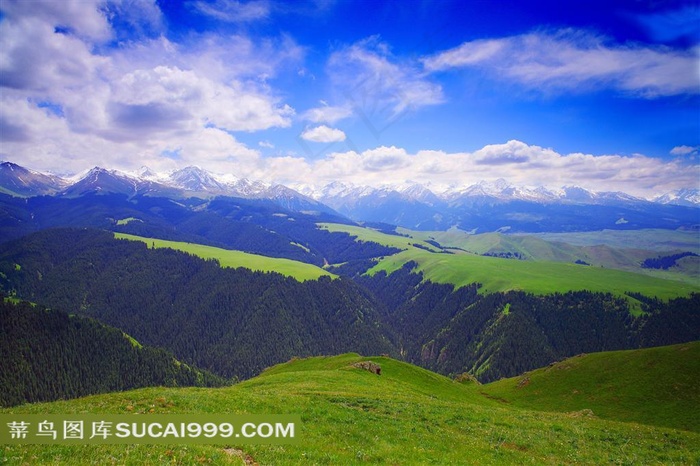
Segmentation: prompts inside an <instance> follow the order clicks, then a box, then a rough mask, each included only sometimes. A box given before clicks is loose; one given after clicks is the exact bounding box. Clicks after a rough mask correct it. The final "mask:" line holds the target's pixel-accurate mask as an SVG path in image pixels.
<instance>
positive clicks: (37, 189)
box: [0, 162, 67, 196]
mask: <svg viewBox="0 0 700 466" xmlns="http://www.w3.org/2000/svg"><path fill="white" fill-rule="evenodd" d="M66 185H67V181H66V180H64V179H62V178H59V177H57V176H53V175H47V174H44V173H39V172H36V171H33V170H28V169H26V168H24V167H20V166H19V165H17V164H14V163H12V162H3V163H2V164H0V192H4V193H6V194H10V195H13V196H40V195H44V194H55V193H56V192H58V191H60V190H61V188H63V187H64V186H66Z"/></svg>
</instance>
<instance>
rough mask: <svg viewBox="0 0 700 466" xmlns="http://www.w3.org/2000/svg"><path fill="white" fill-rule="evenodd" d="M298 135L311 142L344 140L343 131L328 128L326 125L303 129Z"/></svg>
mask: <svg viewBox="0 0 700 466" xmlns="http://www.w3.org/2000/svg"><path fill="white" fill-rule="evenodd" d="M300 137H301V138H302V139H304V140H306V141H313V142H341V141H345V133H344V132H342V131H341V130H339V129H337V128H329V127H328V126H326V125H321V126H316V127H315V128H307V129H305V130H304V131H303V132H302V133H301V135H300Z"/></svg>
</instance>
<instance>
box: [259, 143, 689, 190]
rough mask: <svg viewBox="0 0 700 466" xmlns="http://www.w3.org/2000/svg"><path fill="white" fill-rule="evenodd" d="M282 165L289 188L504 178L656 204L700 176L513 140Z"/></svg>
mask: <svg viewBox="0 0 700 466" xmlns="http://www.w3.org/2000/svg"><path fill="white" fill-rule="evenodd" d="M268 162H269V161H268V160H266V163H268ZM284 166H285V162H284V161H283V160H277V161H276V162H275V173H276V174H277V176H279V177H280V179H279V181H284V182H286V183H290V184H292V185H294V184H295V183H299V182H300V181H301V180H303V181H304V183H308V180H309V179H313V180H314V181H313V182H314V183H317V184H318V185H323V184H325V183H330V182H333V181H344V182H348V183H353V184H356V185H368V186H373V187H382V186H386V185H388V184H392V185H394V184H399V185H401V184H404V185H408V184H411V183H415V182H418V183H422V184H424V185H427V186H430V187H431V189H433V190H435V191H436V192H440V191H445V190H448V189H454V188H459V187H466V186H469V185H471V184H474V183H478V182H479V181H482V180H486V181H494V180H497V179H499V178H504V179H506V180H508V181H509V182H511V183H513V184H516V185H523V186H532V187H537V186H545V187H547V188H560V187H562V186H572V185H576V186H582V187H584V188H587V189H592V190H596V191H624V192H627V193H630V194H633V195H638V196H643V197H653V196H654V195H658V194H661V193H664V192H668V191H671V190H674V189H679V188H682V187H687V186H694V185H695V184H697V179H698V177H700V167H697V166H695V165H693V164H691V163H682V161H678V160H671V161H664V160H661V159H656V158H652V157H646V156H643V155H636V156H632V157H626V156H621V155H593V154H582V153H571V154H560V153H558V152H556V151H555V150H553V149H551V148H545V147H540V146H536V145H529V144H526V143H524V142H522V141H517V140H512V141H508V142H506V143H504V144H491V145H487V146H484V147H483V148H481V149H479V150H476V151H474V152H457V153H446V152H443V151H435V150H424V151H418V152H416V153H413V154H411V153H408V152H407V151H406V150H405V149H403V148H400V147H395V146H391V147H386V146H380V147H377V148H375V149H370V150H366V151H363V152H356V151H347V152H334V153H331V154H327V155H326V156H325V157H323V158H322V159H318V160H315V161H307V160H304V159H294V163H293V164H292V165H290V167H289V170H285V168H284Z"/></svg>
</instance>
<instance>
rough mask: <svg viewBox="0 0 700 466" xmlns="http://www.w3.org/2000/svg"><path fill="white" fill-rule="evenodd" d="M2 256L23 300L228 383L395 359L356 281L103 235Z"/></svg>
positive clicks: (1, 266)
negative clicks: (347, 360) (369, 358)
mask: <svg viewBox="0 0 700 466" xmlns="http://www.w3.org/2000/svg"><path fill="white" fill-rule="evenodd" d="M0 250H2V252H1V253H0V272H2V273H3V274H4V275H5V276H6V277H7V278H6V280H5V287H6V288H7V289H11V290H12V291H13V292H15V293H16V294H17V296H19V297H22V298H24V299H27V300H30V301H33V302H38V303H43V304H45V305H50V306H51V307H52V308H56V309H61V310H64V311H66V312H71V313H78V314H81V315H85V316H90V317H94V318H97V319H99V320H100V321H102V322H105V323H107V324H109V325H112V326H115V327H118V328H120V329H122V330H124V331H125V332H127V333H128V334H130V335H132V336H133V337H134V338H136V339H137V340H139V341H140V342H141V343H144V344H148V345H152V346H157V347H162V348H166V349H168V350H169V351H172V352H173V353H174V354H175V356H176V357H177V358H179V359H181V360H183V361H185V362H187V363H192V364H195V365H197V366H198V367H202V368H204V369H209V370H211V371H213V372H215V373H217V374H220V375H222V376H224V377H227V378H228V377H239V378H248V377H251V376H253V375H255V374H257V373H259V372H260V371H261V370H262V369H264V368H265V367H267V366H270V365H273V364H276V363H279V362H282V361H287V360H288V359H290V358H292V357H294V356H298V357H302V356H310V355H319V354H339V353H344V352H348V351H358V352H361V353H364V354H381V353H388V354H396V352H395V350H394V345H393V343H392V342H391V335H392V332H391V331H390V330H389V329H388V328H387V327H386V326H384V325H383V324H382V323H381V319H380V316H379V315H378V314H377V312H376V310H375V308H374V305H373V304H372V302H371V300H370V298H369V295H368V294H367V293H365V292H363V290H362V289H361V288H360V287H359V286H358V285H356V284H355V283H354V282H352V281H351V280H347V279H336V280H331V279H330V278H322V279H320V280H318V281H307V282H303V283H301V282H298V281H296V280H295V279H293V278H289V277H284V276H283V275H280V274H276V273H262V272H253V271H250V270H248V269H243V268H239V269H230V268H223V269H222V268H221V267H219V265H218V263H217V262H215V261H205V260H202V259H199V258H196V257H194V256H190V255H188V254H185V253H181V252H177V251H173V250H170V249H155V250H154V249H148V247H147V246H146V245H145V244H143V243H138V242H132V241H125V240H115V239H114V237H113V235H112V233H109V232H105V231H97V230H84V229H83V230H74V229H58V230H44V231H41V232H39V233H36V234H34V235H31V236H28V237H26V238H23V239H21V240H18V241H14V242H9V243H5V244H3V245H1V246H0ZM16 264H19V267H18V266H17V265H16Z"/></svg>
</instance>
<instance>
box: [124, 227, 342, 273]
mask: <svg viewBox="0 0 700 466" xmlns="http://www.w3.org/2000/svg"><path fill="white" fill-rule="evenodd" d="M114 237H115V238H117V239H126V240H131V241H142V242H144V243H146V244H147V245H148V246H149V247H156V248H170V249H175V250H177V251H183V252H186V253H188V254H192V255H195V256H197V257H201V258H202V259H215V260H217V261H219V264H220V265H221V267H232V268H236V267H244V268H247V269H251V270H257V271H261V272H277V273H281V274H282V275H286V276H288V277H293V278H295V279H297V280H299V281H305V280H316V279H318V278H319V277H321V276H324V275H326V276H331V277H334V276H335V275H333V274H331V273H330V272H327V271H325V270H323V269H322V268H320V267H316V266H315V265H312V264H306V263H304V262H299V261H294V260H291V259H282V258H276V257H267V256H260V255H258V254H250V253H247V252H242V251H234V250H231V249H222V248H216V247H213V246H204V245H202V244H195V243H184V242H179V241H166V240H162V239H155V238H144V237H141V236H134V235H128V234H126V233H115V234H114Z"/></svg>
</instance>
